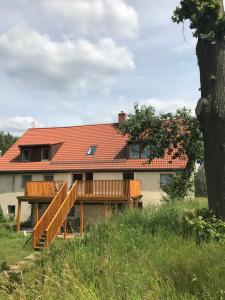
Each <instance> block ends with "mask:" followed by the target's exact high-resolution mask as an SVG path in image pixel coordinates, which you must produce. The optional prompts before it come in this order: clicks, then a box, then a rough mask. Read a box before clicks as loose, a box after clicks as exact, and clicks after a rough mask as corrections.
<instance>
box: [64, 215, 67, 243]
mask: <svg viewBox="0 0 225 300" xmlns="http://www.w3.org/2000/svg"><path fill="white" fill-rule="evenodd" d="M66 233H67V219H66V220H65V222H64V240H65V239H66Z"/></svg>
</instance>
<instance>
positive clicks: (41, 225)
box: [33, 182, 67, 248]
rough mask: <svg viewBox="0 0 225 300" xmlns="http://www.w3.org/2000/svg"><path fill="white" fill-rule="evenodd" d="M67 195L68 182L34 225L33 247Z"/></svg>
mask: <svg viewBox="0 0 225 300" xmlns="http://www.w3.org/2000/svg"><path fill="white" fill-rule="evenodd" d="M66 195H67V182H64V183H63V185H62V186H61V188H60V189H59V191H58V192H57V194H56V195H55V197H54V199H53V200H52V202H51V203H50V205H49V206H48V208H47V209H46V211H45V212H44V214H43V215H42V217H41V218H40V220H39V222H38V223H37V225H36V226H35V227H34V230H33V247H34V248H35V246H36V243H37V241H38V239H39V238H41V236H42V234H43V233H44V231H45V230H46V228H47V226H48V225H49V223H50V222H51V221H52V219H53V217H54V216H55V214H56V212H57V211H58V209H59V207H60V205H61V204H62V202H63V200H64V199H65V198H66Z"/></svg>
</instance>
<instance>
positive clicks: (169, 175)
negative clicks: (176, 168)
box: [160, 173, 173, 189]
mask: <svg viewBox="0 0 225 300" xmlns="http://www.w3.org/2000/svg"><path fill="white" fill-rule="evenodd" d="M163 176H168V177H169V179H170V178H172V177H173V174H172V173H161V174H160V188H161V189H162V188H163V187H165V186H166V185H167V184H168V181H167V183H166V184H165V185H163V182H162V177H163Z"/></svg>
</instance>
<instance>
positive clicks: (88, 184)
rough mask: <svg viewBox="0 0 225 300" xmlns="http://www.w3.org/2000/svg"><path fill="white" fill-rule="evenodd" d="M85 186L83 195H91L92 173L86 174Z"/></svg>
mask: <svg viewBox="0 0 225 300" xmlns="http://www.w3.org/2000/svg"><path fill="white" fill-rule="evenodd" d="M85 177H86V185H85V193H86V194H92V193H93V173H91V172H88V173H86V176H85Z"/></svg>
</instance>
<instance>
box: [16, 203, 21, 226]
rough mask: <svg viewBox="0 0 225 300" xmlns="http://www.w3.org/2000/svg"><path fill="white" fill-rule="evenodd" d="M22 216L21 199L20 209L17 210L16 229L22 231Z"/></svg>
mask: <svg viewBox="0 0 225 300" xmlns="http://www.w3.org/2000/svg"><path fill="white" fill-rule="evenodd" d="M20 216H21V201H20V200H18V211H17V225H16V231H17V232H18V231H20Z"/></svg>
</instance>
